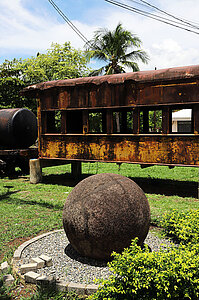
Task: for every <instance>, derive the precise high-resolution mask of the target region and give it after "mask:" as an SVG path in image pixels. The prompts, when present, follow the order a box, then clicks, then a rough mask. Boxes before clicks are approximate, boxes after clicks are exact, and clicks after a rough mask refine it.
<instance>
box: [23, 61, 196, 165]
mask: <svg viewBox="0 0 199 300" xmlns="http://www.w3.org/2000/svg"><path fill="white" fill-rule="evenodd" d="M23 93H24V94H25V95H27V96H30V97H35V98H37V99H38V124H39V126H38V127H39V157H40V159H43V160H44V159H61V160H67V161H70V162H81V161H90V162H92V161H102V162H119V163H123V162H125V163H136V164H141V165H144V166H150V165H168V166H199V65H197V66H189V67H179V68H170V69H164V70H155V71H142V72H134V73H124V74H115V75H108V76H98V77H87V78H77V79H67V80H58V81H51V82H44V83H39V84H36V85H33V86H30V87H27V88H25V89H24V90H23ZM183 108H188V109H190V110H191V115H192V118H191V126H190V129H189V130H188V131H187V132H172V112H173V111H176V110H180V109H183ZM151 115H152V116H153V120H154V119H155V118H156V122H155V121H154V122H153V124H151V119H150V116H151ZM157 115H158V118H159V121H158V122H159V125H158V126H157ZM155 123H156V124H155Z"/></svg>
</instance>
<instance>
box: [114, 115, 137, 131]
mask: <svg viewBox="0 0 199 300" xmlns="http://www.w3.org/2000/svg"><path fill="white" fill-rule="evenodd" d="M132 132H133V110H130V111H127V110H122V111H114V112H113V133H132Z"/></svg>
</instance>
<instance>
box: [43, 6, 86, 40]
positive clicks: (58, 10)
mask: <svg viewBox="0 0 199 300" xmlns="http://www.w3.org/2000/svg"><path fill="white" fill-rule="evenodd" d="M48 2H49V3H50V4H51V5H52V6H53V7H54V9H55V10H56V11H57V12H58V14H59V15H60V16H61V17H62V18H63V19H64V21H65V22H66V23H67V24H68V25H69V26H70V27H71V28H72V30H73V31H75V33H76V34H77V35H78V36H79V37H80V38H81V39H82V40H83V41H84V43H89V41H88V40H87V38H86V37H85V36H84V35H83V33H81V31H80V30H79V29H78V28H77V27H76V26H75V25H74V24H73V23H72V22H71V21H70V20H69V18H68V17H67V16H66V15H65V14H64V13H63V12H62V11H61V9H60V8H59V7H58V6H57V5H56V4H55V2H54V1H53V0H48Z"/></svg>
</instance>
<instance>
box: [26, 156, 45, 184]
mask: <svg viewBox="0 0 199 300" xmlns="http://www.w3.org/2000/svg"><path fill="white" fill-rule="evenodd" d="M29 166H30V183H34V184H36V183H39V182H41V181H42V168H41V164H40V160H39V159H30V161H29Z"/></svg>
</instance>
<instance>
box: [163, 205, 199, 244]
mask: <svg viewBox="0 0 199 300" xmlns="http://www.w3.org/2000/svg"><path fill="white" fill-rule="evenodd" d="M161 226H162V227H163V228H164V231H165V233H166V234H167V235H169V236H171V237H173V238H174V240H176V241H178V242H179V243H182V244H187V243H198V242H199V209H198V210H189V211H187V212H178V211H176V210H173V211H172V212H171V213H167V214H165V215H163V218H162V221H161Z"/></svg>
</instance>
